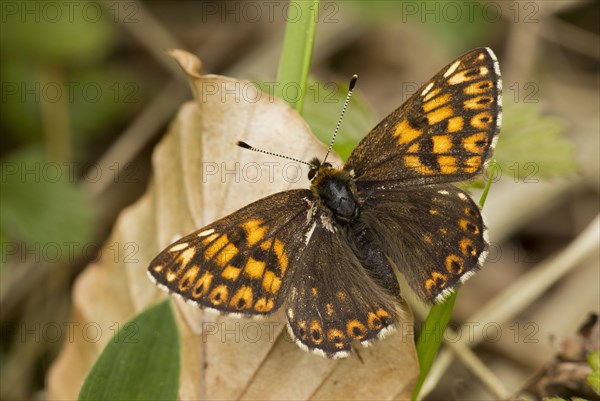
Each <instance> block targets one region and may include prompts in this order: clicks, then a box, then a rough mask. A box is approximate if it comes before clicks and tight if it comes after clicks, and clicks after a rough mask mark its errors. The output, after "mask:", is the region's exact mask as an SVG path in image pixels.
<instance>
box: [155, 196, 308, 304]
mask: <svg viewBox="0 0 600 401" xmlns="http://www.w3.org/2000/svg"><path fill="white" fill-rule="evenodd" d="M310 196H311V192H310V191H309V190H307V189H301V190H292V191H285V192H280V193H277V194H274V195H271V196H268V197H266V198H263V199H261V200H258V201H256V202H254V203H252V204H250V205H248V206H246V207H244V208H242V209H240V210H238V211H236V212H234V213H233V214H230V215H229V216H226V217H224V218H222V219H220V220H217V221H215V222H214V223H212V224H210V225H208V226H206V227H204V228H201V229H200V230H198V231H196V232H194V233H192V234H190V235H187V236H185V237H183V238H181V239H180V240H178V241H177V242H175V243H173V244H171V245H169V247H167V248H166V249H165V250H164V251H162V252H161V253H160V254H159V255H158V256H157V257H156V258H155V259H154V260H153V261H152V262H151V263H150V267H149V268H148V273H149V275H150V277H151V278H152V279H153V280H154V281H155V282H156V283H157V284H158V286H159V287H161V288H163V289H165V290H167V291H169V292H173V293H175V294H178V295H180V296H181V297H182V298H184V299H185V300H187V301H190V302H193V303H195V304H197V305H198V306H201V307H207V308H213V309H216V310H218V311H220V312H225V313H238V314H244V315H266V314H270V313H272V312H274V311H275V310H277V309H278V308H279V307H281V305H282V304H283V302H284V300H285V298H286V295H287V292H288V290H289V287H290V277H293V275H294V270H295V269H296V268H297V267H298V264H299V261H300V259H301V255H302V253H303V249H304V248H305V244H306V238H305V236H306V234H307V231H308V229H309V225H308V222H307V215H308V210H309V204H308V199H309V197H310Z"/></svg>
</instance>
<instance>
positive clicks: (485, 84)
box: [463, 80, 494, 96]
mask: <svg viewBox="0 0 600 401" xmlns="http://www.w3.org/2000/svg"><path fill="white" fill-rule="evenodd" d="M493 87H494V85H493V84H492V81H490V80H485V81H480V82H475V83H472V84H470V85H468V86H467V87H466V88H465V89H464V91H463V93H464V94H465V95H468V96H474V95H481V94H482V93H485V92H487V91H489V90H490V89H492V88H493Z"/></svg>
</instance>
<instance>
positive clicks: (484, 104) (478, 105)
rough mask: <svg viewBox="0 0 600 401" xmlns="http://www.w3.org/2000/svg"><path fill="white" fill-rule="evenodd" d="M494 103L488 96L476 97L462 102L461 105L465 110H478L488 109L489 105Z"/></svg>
mask: <svg viewBox="0 0 600 401" xmlns="http://www.w3.org/2000/svg"><path fill="white" fill-rule="evenodd" d="M493 102H494V99H493V98H492V97H490V96H477V97H473V98H471V99H467V100H465V101H464V103H463V105H464V107H465V109H472V110H480V109H488V108H489V107H490V104H492V103H493Z"/></svg>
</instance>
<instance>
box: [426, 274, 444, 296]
mask: <svg viewBox="0 0 600 401" xmlns="http://www.w3.org/2000/svg"><path fill="white" fill-rule="evenodd" d="M446 281H447V277H446V275H445V274H442V273H440V272H432V273H431V278H429V279H427V280H426V281H425V289H426V290H427V292H428V293H429V294H430V295H431V294H433V290H434V288H444V287H445V286H446Z"/></svg>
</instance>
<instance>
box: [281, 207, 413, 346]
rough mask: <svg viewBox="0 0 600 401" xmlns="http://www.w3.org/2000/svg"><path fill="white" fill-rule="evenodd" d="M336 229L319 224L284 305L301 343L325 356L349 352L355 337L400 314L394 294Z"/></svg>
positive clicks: (384, 326) (367, 337) (380, 329)
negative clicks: (383, 285) (383, 286)
mask: <svg viewBox="0 0 600 401" xmlns="http://www.w3.org/2000/svg"><path fill="white" fill-rule="evenodd" d="M317 221H318V219H317ZM336 228H337V229H336V232H331V231H330V230H328V229H326V228H325V227H323V225H321V224H319V223H317V225H316V227H315V230H314V232H313V234H312V237H311V239H310V241H309V243H308V245H307V247H306V249H305V250H304V256H303V258H302V260H301V262H300V264H299V268H298V270H297V272H296V276H295V277H294V279H293V284H292V288H291V289H290V292H289V297H288V302H287V303H286V309H285V312H286V315H287V318H288V325H289V327H288V328H289V331H290V333H291V335H292V336H293V337H294V338H295V339H296V340H297V342H298V343H299V344H300V346H301V347H303V348H306V349H308V350H310V351H313V352H317V353H321V354H324V355H327V356H329V357H343V356H347V355H348V354H349V352H350V349H351V344H352V342H353V341H360V342H362V343H363V344H368V343H369V342H370V341H371V340H374V339H376V338H378V337H382V336H383V335H384V334H385V333H387V332H388V331H390V330H391V329H392V328H393V327H394V324H395V323H397V322H398V321H399V319H400V318H401V316H400V314H401V312H400V311H399V309H398V300H397V298H396V297H394V296H393V295H392V294H390V293H389V292H387V291H386V290H385V289H384V288H382V287H381V286H380V285H378V284H377V283H376V282H375V280H374V279H373V278H372V277H371V276H370V275H369V274H368V272H367V270H365V269H364V268H363V267H362V266H361V263H360V261H359V260H358V258H357V257H356V256H355V255H354V252H353V250H352V248H351V246H350V244H349V242H348V241H347V239H346V236H345V235H344V234H343V233H342V232H341V231H342V230H343V229H344V228H342V227H339V226H338V227H336ZM395 295H396V296H397V295H398V294H395Z"/></svg>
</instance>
